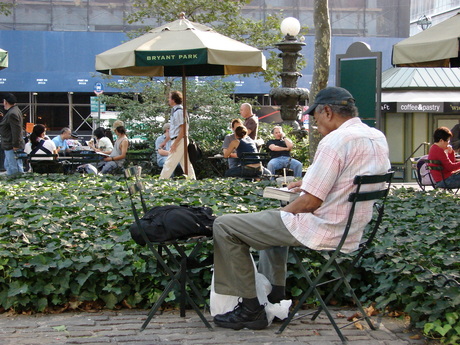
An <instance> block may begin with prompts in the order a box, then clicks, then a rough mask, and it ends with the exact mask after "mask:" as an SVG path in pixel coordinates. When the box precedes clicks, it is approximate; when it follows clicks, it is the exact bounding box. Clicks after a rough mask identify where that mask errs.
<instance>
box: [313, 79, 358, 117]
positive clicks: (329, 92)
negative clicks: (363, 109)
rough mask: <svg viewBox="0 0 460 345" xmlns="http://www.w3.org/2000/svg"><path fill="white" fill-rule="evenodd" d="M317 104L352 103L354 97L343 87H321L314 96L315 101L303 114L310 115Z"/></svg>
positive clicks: (353, 102)
mask: <svg viewBox="0 0 460 345" xmlns="http://www.w3.org/2000/svg"><path fill="white" fill-rule="evenodd" d="M319 104H334V105H354V104H355V99H354V98H353V96H352V95H351V93H350V92H348V90H345V89H344V88H343V87H337V86H331V87H327V88H325V89H322V90H321V91H320V92H318V94H317V95H316V97H315V102H314V103H313V104H312V105H311V106H310V107H309V108H308V109H307V111H306V112H305V113H304V114H309V115H312V114H313V112H314V111H315V108H316V107H317V106H318V105H319Z"/></svg>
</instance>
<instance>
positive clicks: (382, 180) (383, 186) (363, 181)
mask: <svg viewBox="0 0 460 345" xmlns="http://www.w3.org/2000/svg"><path fill="white" fill-rule="evenodd" d="M393 175H394V171H391V172H388V173H386V174H384V175H361V176H355V178H354V180H353V184H354V185H356V191H355V192H353V193H351V194H350V195H349V196H348V201H349V202H351V203H352V204H351V208H350V212H349V214H348V220H347V224H346V226H345V230H344V233H343V235H342V238H341V240H340V242H339V245H338V246H337V248H336V250H335V252H336V253H337V254H338V252H339V251H340V250H341V249H342V246H343V244H344V243H345V241H346V239H347V237H348V233H349V231H350V228H351V225H352V223H353V217H354V213H355V209H356V206H357V205H358V203H360V202H363V201H374V207H375V209H376V211H377V218H376V220H375V223H374V225H373V227H372V229H371V231H370V233H369V235H368V237H367V239H366V241H365V242H362V243H361V245H360V247H363V246H365V247H367V246H369V244H370V243H371V242H372V240H373V239H374V237H375V235H376V233H377V230H378V228H379V226H380V223H381V222H382V218H383V214H384V211H385V202H386V199H387V196H388V193H389V191H390V187H391V180H392V178H393ZM368 185H374V186H375V188H372V189H370V190H369V187H365V188H363V187H364V186H368ZM362 189H364V190H362ZM363 244H364V245H363Z"/></svg>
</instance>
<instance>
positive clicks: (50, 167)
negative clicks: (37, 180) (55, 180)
mask: <svg viewBox="0 0 460 345" xmlns="http://www.w3.org/2000/svg"><path fill="white" fill-rule="evenodd" d="M57 158H58V155H57V154H46V153H43V154H42V153H35V154H29V156H28V159H29V164H30V166H31V167H32V170H33V172H34V173H37V174H52V173H63V172H64V166H63V164H62V163H61V162H58V161H57Z"/></svg>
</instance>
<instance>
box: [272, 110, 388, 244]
mask: <svg viewBox="0 0 460 345" xmlns="http://www.w3.org/2000/svg"><path fill="white" fill-rule="evenodd" d="M388 155H389V152H388V144H387V141H386V138H385V136H384V135H383V133H382V132H380V131H378V130H377V129H375V128H371V127H369V126H367V125H366V124H364V123H362V122H361V120H360V119H359V118H352V119H350V120H348V121H346V122H345V123H343V124H342V125H341V126H340V127H339V128H338V129H336V130H334V131H332V132H331V133H329V134H328V135H326V136H325V137H324V138H323V139H322V140H321V142H320V143H319V145H318V149H317V151H316V154H315V158H314V160H313V164H312V165H311V166H310V167H309V168H308V170H307V172H306V174H305V176H304V178H303V180H302V187H301V188H302V189H303V190H304V191H306V192H308V193H310V194H312V195H314V196H316V197H317V198H319V199H321V200H323V203H322V205H321V206H320V207H319V208H318V209H317V210H316V211H314V212H313V213H299V214H295V215H294V214H292V213H289V212H285V211H281V217H282V220H283V223H284V224H285V226H286V228H287V229H288V230H289V231H290V232H291V234H292V235H293V236H294V237H295V238H296V239H297V240H298V241H299V242H301V243H302V244H304V245H305V246H307V247H309V248H312V249H317V250H321V249H326V250H330V249H331V250H332V249H334V248H335V247H336V246H337V244H338V243H339V241H340V239H341V237H342V234H343V231H344V229H345V224H346V222H347V218H348V213H349V211H350V207H351V203H350V202H348V195H349V194H350V193H352V192H353V191H354V190H355V186H354V185H353V179H354V177H355V176H356V175H367V174H372V175H375V174H384V173H386V172H388V170H389V169H390V161H389V158H388V157H389V156H388ZM374 188H375V186H374ZM372 207H373V202H372V201H370V202H362V203H360V207H359V208H357V209H356V210H355V215H354V220H353V225H352V227H351V229H350V232H349V236H348V238H347V241H346V242H345V244H344V245H343V247H342V251H344V252H349V251H353V250H355V249H356V248H357V247H358V244H359V241H360V240H361V236H362V233H363V230H364V227H365V226H366V224H367V223H368V222H369V221H370V219H371V217H372Z"/></svg>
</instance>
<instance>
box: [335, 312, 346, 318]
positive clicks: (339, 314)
mask: <svg viewBox="0 0 460 345" xmlns="http://www.w3.org/2000/svg"><path fill="white" fill-rule="evenodd" d="M336 316H337V317H338V318H339V319H345V318H346V316H345V315H343V314H342V313H337V315H336Z"/></svg>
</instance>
